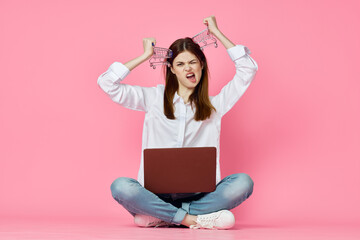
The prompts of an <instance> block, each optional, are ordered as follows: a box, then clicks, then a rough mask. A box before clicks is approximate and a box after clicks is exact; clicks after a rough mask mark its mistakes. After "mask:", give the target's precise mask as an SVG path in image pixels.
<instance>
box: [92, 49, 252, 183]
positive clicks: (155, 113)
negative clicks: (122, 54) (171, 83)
mask: <svg viewBox="0 0 360 240" xmlns="http://www.w3.org/2000/svg"><path fill="white" fill-rule="evenodd" d="M227 52H228V54H229V56H230V58H231V60H232V61H233V62H234V63H235V67H236V73H235V76H234V78H233V79H232V80H231V81H230V82H228V83H227V84H226V86H224V87H223V88H222V90H221V91H220V93H219V94H218V95H216V96H213V97H212V96H210V101H211V103H212V105H213V106H214V107H215V108H216V112H214V111H213V113H212V115H211V117H210V118H209V119H206V120H204V121H195V120H194V113H195V112H194V111H195V107H194V111H193V110H192V108H191V105H190V103H187V104H184V101H183V99H182V98H181V97H180V96H179V95H178V94H177V93H175V96H174V99H173V103H174V106H175V108H174V109H175V112H174V115H175V118H176V119H175V120H170V119H167V118H166V116H165V115H164V104H163V103H164V100H163V97H164V89H165V86H164V85H162V84H159V85H157V86H156V87H140V86H134V85H128V84H123V83H121V81H122V80H123V79H124V78H125V77H126V76H127V75H128V74H129V73H130V70H129V69H128V68H127V67H126V66H125V65H123V64H122V63H120V62H114V63H113V64H111V65H110V67H109V69H108V70H107V71H106V72H105V73H103V74H101V75H100V77H99V78H98V81H97V82H98V85H99V86H100V87H101V89H102V90H104V92H105V93H106V94H108V96H109V97H110V98H111V99H112V100H113V101H114V102H116V103H119V104H120V105H122V106H124V107H126V108H129V109H133V110H138V111H144V112H145V120H144V126H143V135H142V154H141V162H140V169H139V172H138V181H139V183H140V184H141V185H142V186H144V168H143V167H144V163H143V159H144V156H143V154H144V149H146V148H173V147H216V149H217V157H216V183H218V182H219V181H220V180H221V175H220V146H219V145H220V129H221V118H222V117H223V116H224V115H225V113H226V112H228V111H229V110H230V109H231V108H232V107H233V106H234V104H235V103H236V102H237V101H238V100H239V98H240V97H241V96H242V95H243V94H244V92H245V91H246V89H247V88H248V87H249V85H250V83H251V81H252V80H253V79H254V77H255V74H256V72H257V69H258V66H257V63H256V62H255V61H254V60H253V59H252V58H251V57H250V56H249V54H250V50H249V49H248V48H247V47H245V46H242V45H236V46H234V47H231V48H229V49H227Z"/></svg>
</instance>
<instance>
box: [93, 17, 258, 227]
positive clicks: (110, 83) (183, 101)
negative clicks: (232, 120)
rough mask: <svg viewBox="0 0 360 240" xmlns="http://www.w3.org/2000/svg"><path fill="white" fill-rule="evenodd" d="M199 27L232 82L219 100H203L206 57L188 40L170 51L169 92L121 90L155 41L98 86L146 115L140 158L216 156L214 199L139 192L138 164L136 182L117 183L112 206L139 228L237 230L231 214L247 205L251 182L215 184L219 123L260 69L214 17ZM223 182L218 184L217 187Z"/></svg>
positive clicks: (243, 177)
mask: <svg viewBox="0 0 360 240" xmlns="http://www.w3.org/2000/svg"><path fill="white" fill-rule="evenodd" d="M203 22H204V24H205V25H207V26H208V28H209V31H210V32H211V34H213V35H214V36H215V37H216V38H217V39H218V40H219V41H220V42H221V43H222V44H223V45H224V47H225V48H226V49H227V52H228V54H229V56H230V58H231V59H232V61H233V62H234V63H235V67H236V74H235V76H234V78H233V79H232V80H231V81H230V82H229V83H227V85H226V86H225V87H223V89H222V90H221V92H220V93H219V94H218V95H216V96H214V97H209V95H208V66H207V62H206V58H205V55H204V54H203V52H202V51H201V49H200V47H199V45H198V44H196V43H194V42H193V41H192V39H191V38H185V39H178V40H176V41H175V42H174V43H173V44H172V45H171V46H170V49H171V50H172V51H173V56H172V58H170V59H168V61H169V64H168V65H167V66H166V70H165V71H166V76H165V78H166V84H165V86H164V85H158V86H156V87H150V88H146V87H140V86H133V85H127V84H123V83H121V81H122V80H123V79H124V78H125V77H126V76H127V75H128V74H129V73H130V71H131V70H133V69H134V68H135V67H137V66H138V65H139V64H141V63H143V62H144V61H146V60H148V59H149V58H151V56H152V55H153V47H152V44H154V45H155V43H156V42H155V39H154V38H144V39H143V46H144V53H143V54H142V55H141V56H139V57H137V58H135V59H133V60H131V61H129V62H127V63H125V64H122V63H119V62H114V63H113V64H112V65H111V66H110V67H109V69H108V70H107V71H106V72H105V73H103V74H102V75H101V76H100V77H99V79H98V84H99V86H100V87H101V88H102V89H103V90H104V91H105V93H107V94H108V95H109V96H110V98H111V99H112V100H113V101H114V102H116V103H119V104H121V105H122V106H124V107H127V108H130V109H134V110H139V111H145V120H144V128H143V140H142V150H144V149H146V148H172V147H205V146H212V147H214V146H215V147H216V148H217V167H216V183H217V185H216V190H215V191H214V192H211V193H194V194H158V195H156V194H154V193H152V192H150V191H148V190H146V189H145V188H144V187H143V186H144V173H143V156H142V159H141V164H140V169H139V173H138V179H137V180H135V179H131V178H125V177H120V178H118V179H116V180H115V181H114V182H113V183H112V185H111V191H112V195H113V197H114V199H115V200H116V201H117V202H118V203H120V204H121V205H122V206H123V207H124V208H125V209H127V210H128V211H129V212H130V213H131V214H132V215H133V216H134V221H135V223H136V224H137V225H139V226H143V227H150V226H163V225H170V224H175V225H180V224H181V225H184V226H187V227H190V228H209V229H228V228H231V227H232V226H233V225H234V223H235V218H234V215H233V214H232V213H231V212H230V211H229V210H230V209H232V208H234V207H236V206H238V205H239V204H240V203H242V202H243V201H244V200H246V199H247V198H248V197H249V196H250V195H251V194H252V191H253V181H252V179H251V178H250V177H249V176H248V175H247V174H245V173H240V174H233V175H230V176H227V177H225V178H224V179H222V180H221V178H220V164H219V143H220V125H221V118H222V117H223V116H224V114H225V113H227V112H228V111H229V110H230V109H231V108H232V107H233V106H234V104H235V103H236V102H237V101H238V99H239V98H240V97H241V96H242V95H243V93H244V92H245V90H246V89H247V88H248V87H249V85H250V82H251V81H252V79H253V78H254V76H255V74H256V71H257V69H258V67H257V64H256V62H255V61H254V60H253V59H252V58H251V57H250V56H249V54H250V51H249V50H248V49H247V48H246V47H245V46H242V45H236V46H235V45H234V44H233V43H232V42H231V41H230V40H229V39H228V38H227V37H226V36H225V35H224V34H223V33H222V32H221V31H220V30H219V28H218V26H217V24H216V19H215V17H214V16H211V17H208V18H205V19H204V20H203ZM220 180H221V181H220Z"/></svg>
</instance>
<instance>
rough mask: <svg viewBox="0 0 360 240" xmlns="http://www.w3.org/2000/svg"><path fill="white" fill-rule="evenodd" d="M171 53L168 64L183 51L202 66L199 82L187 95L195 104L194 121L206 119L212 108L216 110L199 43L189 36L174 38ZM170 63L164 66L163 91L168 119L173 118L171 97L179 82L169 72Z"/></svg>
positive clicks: (207, 71) (171, 63) (165, 112)
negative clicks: (193, 56)
mask: <svg viewBox="0 0 360 240" xmlns="http://www.w3.org/2000/svg"><path fill="white" fill-rule="evenodd" d="M170 49H171V51H172V52H173V55H172V57H171V58H169V59H167V60H168V62H169V64H170V65H171V66H173V61H174V59H175V58H176V56H177V55H179V54H180V53H182V52H184V51H189V52H191V53H192V54H194V55H195V56H196V57H197V58H198V59H199V61H200V63H201V65H202V66H203V69H202V75H201V79H200V82H199V83H198V85H196V87H195V89H194V92H193V93H192V94H191V95H190V96H189V101H190V104H191V106H192V104H193V103H194V104H195V107H196V111H195V117H194V119H195V120H196V121H202V120H206V119H207V118H210V116H211V113H212V110H214V111H216V109H215V107H214V106H213V105H212V104H211V102H210V99H209V91H208V85H209V69H208V65H207V61H206V58H205V55H204V53H203V51H202V50H201V48H200V46H199V44H197V43H195V42H194V41H193V40H192V39H191V38H188V37H187V38H181V39H178V40H176V41H175V42H174V43H173V44H171V46H170ZM170 65H166V66H165V93H164V114H165V116H166V117H167V118H168V119H175V116H174V105H173V98H174V95H175V92H176V91H177V90H178V89H179V83H178V80H177V78H176V75H175V74H173V73H172V72H171V69H170Z"/></svg>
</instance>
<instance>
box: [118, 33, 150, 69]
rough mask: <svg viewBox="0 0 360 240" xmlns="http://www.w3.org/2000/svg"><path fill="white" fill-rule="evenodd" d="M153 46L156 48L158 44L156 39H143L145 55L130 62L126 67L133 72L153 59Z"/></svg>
mask: <svg viewBox="0 0 360 240" xmlns="http://www.w3.org/2000/svg"><path fill="white" fill-rule="evenodd" d="M153 44H154V46H155V44H156V40H155V38H144V39H143V46H144V53H143V54H142V55H141V56H139V57H137V58H134V59H132V60H130V61H128V62H127V63H125V64H124V65H125V66H126V67H127V68H128V69H129V70H130V71H131V70H133V69H134V68H136V67H137V66H139V65H140V64H141V63H143V62H145V61H146V60H148V59H149V58H151V56H152V55H153V52H154V50H153Z"/></svg>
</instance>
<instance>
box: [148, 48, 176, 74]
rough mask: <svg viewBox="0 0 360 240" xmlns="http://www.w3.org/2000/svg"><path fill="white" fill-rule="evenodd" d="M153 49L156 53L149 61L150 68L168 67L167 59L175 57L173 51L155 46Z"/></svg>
mask: <svg viewBox="0 0 360 240" xmlns="http://www.w3.org/2000/svg"><path fill="white" fill-rule="evenodd" d="M153 49H154V53H153V55H152V57H151V58H150V60H149V62H150V67H152V68H153V69H155V68H156V66H157V65H167V64H168V62H167V60H166V59H167V58H171V57H172V55H173V53H172V51H171V50H170V49H168V48H159V47H154V44H153Z"/></svg>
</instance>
